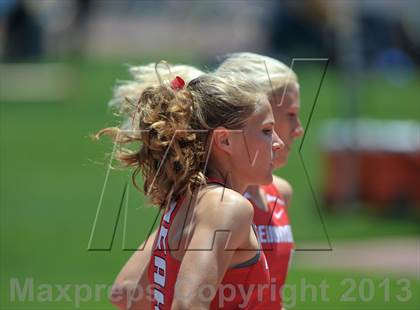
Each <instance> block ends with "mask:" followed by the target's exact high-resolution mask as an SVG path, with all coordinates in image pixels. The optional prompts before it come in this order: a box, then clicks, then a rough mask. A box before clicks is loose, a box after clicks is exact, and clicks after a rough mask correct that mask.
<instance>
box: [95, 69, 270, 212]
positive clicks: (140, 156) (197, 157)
mask: <svg viewBox="0 0 420 310" xmlns="http://www.w3.org/2000/svg"><path fill="white" fill-rule="evenodd" d="M159 80H160V81H161V84H160V85H157V86H151V87H148V88H146V89H144V90H143V92H142V93H141V96H140V98H139V101H138V106H139V113H138V115H137V116H136V117H135V118H134V119H135V122H134V126H133V128H132V129H133V130H132V131H125V130H121V129H120V128H117V127H112V128H104V129H102V130H100V131H99V132H98V133H97V134H96V138H97V139H98V138H99V137H100V136H101V135H104V134H105V135H109V136H111V137H112V138H113V140H114V142H116V143H117V146H119V147H118V151H117V158H118V160H119V161H120V162H121V163H122V166H123V167H133V168H134V171H133V174H132V181H133V184H134V185H135V186H136V188H138V189H139V190H141V189H140V188H139V187H138V186H137V183H136V176H137V174H139V173H140V172H141V173H142V176H143V179H144V186H143V191H144V192H145V193H146V195H149V196H150V197H151V201H152V203H154V204H157V205H160V206H161V207H162V206H164V205H166V204H167V203H169V201H170V200H172V199H174V198H175V199H176V198H177V197H179V196H180V195H183V194H185V193H186V192H192V191H193V190H194V189H195V188H196V187H197V186H200V185H204V184H206V177H205V175H204V173H203V172H204V169H205V164H206V160H207V158H208V157H207V156H208V151H209V148H208V146H209V142H210V139H211V137H212V130H213V129H215V128H217V127H219V126H223V127H225V128H227V129H240V128H243V127H244V125H245V123H246V121H247V119H248V118H249V117H250V116H251V115H252V114H253V113H254V111H255V110H256V108H257V105H258V102H259V97H260V96H261V95H262V92H261V90H260V89H259V87H258V86H257V84H256V83H254V82H251V81H249V80H244V79H240V78H238V77H236V76H234V75H227V74H217V75H215V74H203V75H200V76H199V77H197V78H195V79H193V80H191V81H190V82H189V83H188V85H187V86H186V87H184V88H183V89H181V90H178V91H177V90H173V89H172V88H171V87H170V85H168V83H166V82H164V81H162V79H160V78H159ZM132 142H140V144H141V146H140V148H139V149H138V150H134V151H130V150H128V149H125V148H123V147H122V146H123V145H124V144H127V143H132Z"/></svg>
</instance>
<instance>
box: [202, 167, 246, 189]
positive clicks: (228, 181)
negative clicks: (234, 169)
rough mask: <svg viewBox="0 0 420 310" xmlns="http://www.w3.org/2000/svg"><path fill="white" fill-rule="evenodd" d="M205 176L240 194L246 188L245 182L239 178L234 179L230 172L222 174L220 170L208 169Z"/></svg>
mask: <svg viewBox="0 0 420 310" xmlns="http://www.w3.org/2000/svg"><path fill="white" fill-rule="evenodd" d="M207 177H208V179H210V180H217V181H218V182H220V183H223V184H224V185H225V187H227V188H230V189H232V190H234V191H236V192H238V193H240V194H243V193H244V192H245V190H246V188H247V184H243V182H240V181H239V180H236V179H235V178H234V177H233V176H232V174H227V175H223V174H222V173H221V172H219V171H216V170H213V171H208V173H207Z"/></svg>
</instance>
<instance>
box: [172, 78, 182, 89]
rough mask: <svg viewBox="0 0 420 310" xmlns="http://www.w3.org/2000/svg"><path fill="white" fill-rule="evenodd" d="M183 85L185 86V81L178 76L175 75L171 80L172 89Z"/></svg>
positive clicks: (180, 87)
mask: <svg viewBox="0 0 420 310" xmlns="http://www.w3.org/2000/svg"><path fill="white" fill-rule="evenodd" d="M184 86H185V81H184V80H183V79H182V78H181V77H179V76H176V77H175V78H174V79H173V80H172V82H171V88H172V89H173V90H180V89H183V88H184Z"/></svg>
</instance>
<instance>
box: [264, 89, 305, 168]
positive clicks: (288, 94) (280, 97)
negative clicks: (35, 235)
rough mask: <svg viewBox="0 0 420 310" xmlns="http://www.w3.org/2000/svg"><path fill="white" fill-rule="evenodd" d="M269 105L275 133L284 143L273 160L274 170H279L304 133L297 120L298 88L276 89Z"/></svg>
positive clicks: (298, 107)
mask: <svg viewBox="0 0 420 310" xmlns="http://www.w3.org/2000/svg"><path fill="white" fill-rule="evenodd" d="M270 103H271V107H272V109H273V115H274V119H275V131H276V133H277V134H278V135H279V137H280V139H281V140H282V141H283V142H284V148H281V149H279V150H278V151H277V152H276V154H275V159H274V166H275V168H279V167H282V166H284V165H285V164H286V162H287V158H288V156H289V154H290V151H291V148H292V144H293V142H294V140H295V139H296V138H300V137H301V136H302V135H303V132H304V130H303V127H302V124H301V122H300V118H299V110H300V98H299V86H297V85H295V84H290V85H289V86H287V88H286V91H285V89H284V88H279V89H277V90H276V91H275V94H274V95H272V96H271V97H270Z"/></svg>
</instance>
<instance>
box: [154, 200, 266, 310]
mask: <svg viewBox="0 0 420 310" xmlns="http://www.w3.org/2000/svg"><path fill="white" fill-rule="evenodd" d="M181 204H182V199H179V200H178V202H173V203H172V204H170V206H169V208H167V210H166V211H165V213H164V214H163V216H162V219H161V223H160V227H159V230H158V234H157V237H156V240H155V243H154V246H153V251H152V256H151V260H150V263H149V267H148V278H149V283H150V284H152V286H153V291H152V298H153V300H152V309H155V310H158V309H168V310H169V309H170V308H171V304H172V300H173V297H174V289H175V283H176V279H177V276H178V272H179V268H180V266H181V262H180V261H178V260H177V259H175V258H174V257H173V256H172V255H171V253H170V252H171V251H170V248H169V242H168V239H167V236H168V234H169V229H170V226H171V224H172V222H173V219H174V218H175V216H176V213H177V211H178V209H179V205H181ZM251 261H252V262H251ZM244 264H246V265H247V266H240V265H243V264H240V265H238V266H235V267H233V268H229V269H228V270H227V271H226V273H225V275H224V277H223V279H222V282H221V284H220V285H219V287H218V289H217V292H216V296H215V297H214V298H213V300H212V302H211V304H210V309H232V310H233V309H238V308H239V305H241V308H242V309H261V310H262V309H267V305H269V303H270V301H269V284H270V274H269V271H268V265H267V261H266V258H265V255H264V252H263V251H260V252H259V254H258V255H257V256H256V257H254V258H253V259H251V260H250V261H248V262H246V263H244ZM197 272H200V271H199V270H197ZM259 287H260V288H259ZM206 292H208V290H207V291H206V290H205V287H204V288H203V296H204V297H206V296H208V293H206ZM231 292H236V293H235V294H232V293H231ZM242 306H243V307H242Z"/></svg>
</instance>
